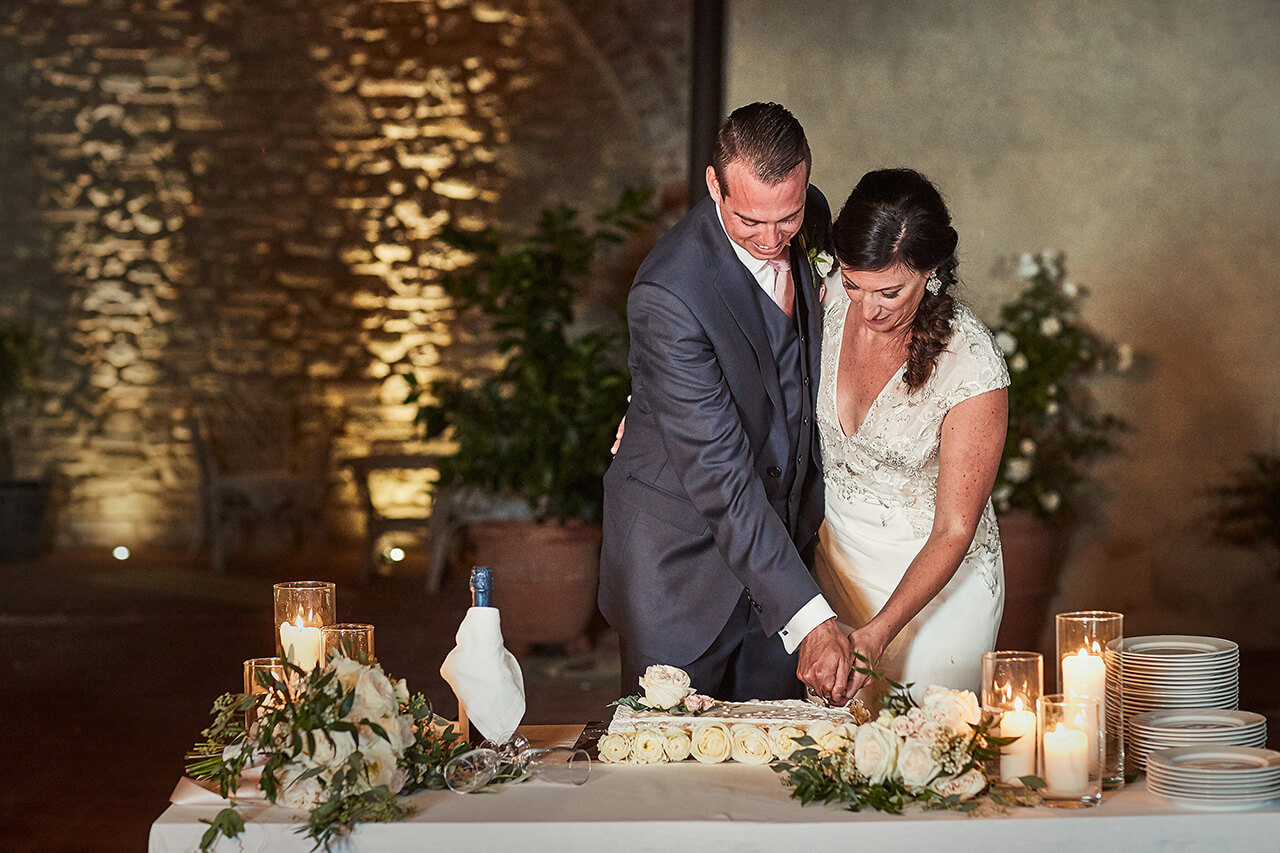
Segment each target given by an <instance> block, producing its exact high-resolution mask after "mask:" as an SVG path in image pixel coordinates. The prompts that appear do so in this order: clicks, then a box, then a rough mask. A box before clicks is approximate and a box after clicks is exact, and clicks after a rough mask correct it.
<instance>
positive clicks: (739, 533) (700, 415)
mask: <svg viewBox="0 0 1280 853" xmlns="http://www.w3.org/2000/svg"><path fill="white" fill-rule="evenodd" d="M627 316H628V317H629V318H630V322H629V325H630V330H631V351H632V357H633V368H634V369H635V372H636V373H637V375H639V376H642V377H644V383H645V384H644V388H645V397H646V401H647V402H648V403H649V404H650V405H651V406H652V407H653V416H654V420H655V421H656V423H657V425H658V431H659V434H660V435H661V437H662V441H663V444H664V447H665V449H666V451H667V455H668V458H669V460H670V464H671V465H672V467H673V468H674V471H675V473H676V474H677V476H678V477H679V479H680V482H681V483H682V485H683V486H684V490H685V493H686V494H687V495H688V496H689V499H690V500H691V501H692V502H693V505H694V507H695V508H696V509H697V511H698V512H699V513H701V515H702V516H703V517H704V518H705V519H706V521H707V524H708V525H709V527H710V529H711V535H712V537H713V538H714V540H715V543H716V546H717V548H718V549H719V551H720V553H721V555H722V556H723V557H724V560H725V562H726V563H727V564H728V566H729V569H730V571H732V572H733V574H734V575H735V576H736V577H737V578H738V580H739V581H741V583H742V585H743V586H745V587H746V588H747V589H748V590H749V591H750V594H751V596H752V598H753V599H754V600H755V602H756V610H757V612H758V614H759V616H760V620H761V624H762V625H763V626H764V629H765V633H766V634H767V635H770V636H771V635H773V634H774V633H776V632H777V631H778V630H779V629H780V628H782V627H783V626H784V625H785V624H786V623H787V622H788V621H789V620H790V619H791V618H792V617H793V616H794V615H795V614H796V613H797V612H798V611H799V610H800V608H801V607H803V606H804V605H805V604H806V603H808V602H809V601H810V600H811V599H812V598H813V597H814V596H815V595H818V594H819V591H818V586H817V583H816V582H815V581H814V579H813V576H812V575H811V574H810V573H809V571H808V569H807V568H806V567H805V565H804V563H803V561H802V560H801V559H800V555H799V553H798V552H797V550H796V546H795V544H794V543H793V542H792V540H791V537H790V535H789V534H788V532H787V529H786V526H785V525H784V524H783V522H782V519H781V518H779V517H778V515H777V513H776V512H774V510H773V508H772V506H770V504H769V499H768V496H767V495H766V493H765V489H764V484H763V483H762V482H761V480H760V477H759V475H758V474H757V473H756V470H755V465H754V459H753V455H752V451H751V447H750V443H749V441H748V438H747V434H746V432H745V431H744V429H743V424H742V420H741V416H740V414H739V411H738V408H737V406H736V405H735V403H734V400H733V398H732V395H731V394H730V391H729V387H728V384H727V382H726V380H725V377H724V374H723V372H722V371H721V368H720V364H719V361H718V360H717V356H716V352H715V349H714V347H713V345H712V342H711V340H710V339H709V337H708V335H707V333H706V331H705V329H704V328H703V327H702V325H701V324H700V323H699V322H698V321H697V319H696V318H695V317H694V316H693V313H692V312H691V311H690V310H689V308H688V306H687V305H685V304H684V302H682V301H681V300H680V299H679V298H678V297H677V296H676V295H675V294H673V293H672V292H671V291H670V290H668V289H667V288H665V287H662V286H661V285H658V284H654V283H651V282H643V281H642V282H638V283H637V284H636V285H635V286H633V287H632V289H631V295H630V297H629V299H628V305H627ZM762 414H764V413H762Z"/></svg>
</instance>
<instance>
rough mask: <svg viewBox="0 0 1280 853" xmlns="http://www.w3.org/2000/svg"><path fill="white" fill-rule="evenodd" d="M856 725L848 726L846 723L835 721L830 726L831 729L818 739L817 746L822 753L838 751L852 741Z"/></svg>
mask: <svg viewBox="0 0 1280 853" xmlns="http://www.w3.org/2000/svg"><path fill="white" fill-rule="evenodd" d="M857 729H858V727H857V726H850V725H848V724H847V723H837V724H836V725H835V726H833V727H832V729H831V731H830V732H828V733H827V734H825V735H823V736H822V738H821V739H819V740H818V748H819V749H821V750H822V752H823V753H824V754H830V753H834V752H838V751H839V750H841V749H844V748H845V747H846V746H848V745H849V744H851V743H853V738H854V737H855V735H856V733H857Z"/></svg>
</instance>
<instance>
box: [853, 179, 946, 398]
mask: <svg viewBox="0 0 1280 853" xmlns="http://www.w3.org/2000/svg"><path fill="white" fill-rule="evenodd" d="M832 236H833V241H834V243H835V250H836V257H837V258H838V259H839V260H840V264H841V265H842V266H845V267H848V268H850V269H853V270H863V271H874V272H878V271H880V270H886V269H890V268H891V267H895V266H898V265H899V264H901V265H903V266H905V267H907V268H909V269H911V270H913V271H915V272H919V273H927V272H928V271H929V270H936V273H937V277H938V281H939V282H940V284H941V287H939V288H938V292H937V293H936V294H935V293H931V292H929V291H928V290H925V292H924V295H923V296H922V298H921V300H920V306H919V307H918V308H917V309H916V313H915V317H914V318H913V319H912V322H911V341H910V343H909V345H908V349H907V367H906V376H905V379H906V383H907V388H908V389H910V390H911V391H916V390H919V389H920V388H921V387H922V386H923V385H924V383H925V382H926V381H928V379H929V375H930V374H931V373H933V368H934V365H935V364H937V362H938V356H939V355H940V354H941V353H942V351H943V350H944V349H945V348H946V346H947V342H948V341H950V340H951V320H952V318H953V317H954V316H955V301H954V300H953V299H952V298H951V294H950V291H951V288H952V287H953V286H955V285H956V284H957V283H958V281H959V279H958V278H957V277H956V266H957V265H958V262H957V261H956V243H957V241H958V239H959V238H958V236H957V235H956V230H955V229H954V228H952V227H951V214H950V213H949V212H948V211H947V205H946V202H944V201H943V200H942V195H941V194H940V193H939V192H938V190H937V188H936V187H934V185H933V184H932V183H930V182H929V179H928V178H926V177H925V176H924V175H921V174H920V173H919V172H916V171H913V170H911V169H880V170H877V171H874V172H868V173H867V174H865V175H863V176H862V180H860V181H858V185H857V186H856V187H854V188H853V192H852V193H850V194H849V198H848V200H846V201H845V203H844V207H843V208H841V210H840V215H839V216H838V217H836V221H835V225H834V226H833V235H832Z"/></svg>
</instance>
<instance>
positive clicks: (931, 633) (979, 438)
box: [815, 169, 1009, 698]
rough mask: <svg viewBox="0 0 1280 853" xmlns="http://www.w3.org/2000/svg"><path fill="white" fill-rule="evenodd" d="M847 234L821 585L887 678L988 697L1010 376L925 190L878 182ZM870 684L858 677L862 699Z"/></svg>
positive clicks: (822, 431) (827, 443)
mask: <svg viewBox="0 0 1280 853" xmlns="http://www.w3.org/2000/svg"><path fill="white" fill-rule="evenodd" d="M833 231H834V233H833V242H834V245H835V254H836V258H837V259H838V261H839V275H840V284H841V285H842V287H832V286H829V287H828V288H827V289H828V295H827V297H826V308H825V310H824V318H823V347H822V370H821V381H820V384H819V387H818V407H817V423H818V431H819V435H820V437H821V442H822V459H823V469H824V478H825V483H826V521H825V523H824V524H823V527H822V530H821V532H820V534H819V544H818V552H817V555H816V568H815V573H816V575H817V577H818V581H819V584H820V585H821V587H822V589H823V592H824V594H825V596H826V598H827V600H828V601H829V602H830V603H831V605H832V607H833V608H834V609H835V611H836V614H837V615H838V616H839V617H840V620H841V621H842V622H844V623H845V624H846V626H848V627H850V628H852V629H853V633H852V634H851V635H850V637H849V639H850V643H851V644H852V647H853V649H854V650H855V651H856V652H858V653H859V654H861V655H863V656H865V657H866V658H867V659H868V660H870V661H872V662H874V663H875V667H876V669H878V670H879V671H881V672H884V673H885V674H886V675H888V676H889V677H890V678H893V679H894V680H896V681H903V682H915V683H916V684H917V685H919V686H920V687H921V688H923V686H925V685H929V684H940V685H945V686H948V687H952V688H968V689H970V690H974V691H977V689H978V682H979V674H980V671H981V655H982V653H983V652H986V651H990V650H991V649H992V648H993V647H994V644H995V637H996V631H997V629H998V628H999V625H1000V615H1001V612H1002V610H1003V606H1004V590H1003V578H1002V576H1003V564H1002V561H1001V555H1000V533H999V530H998V529H997V527H996V520H995V513H994V511H993V509H992V506H991V500H990V495H991V488H992V485H993V483H994V482H995V477H996V472H997V469H998V466H999V464H1000V454H1001V451H1002V449H1003V447H1004V440H1005V429H1006V425H1007V421H1008V397H1007V391H1006V388H1007V386H1008V384H1009V374H1008V371H1007V369H1006V367H1005V363H1004V359H1003V358H1002V356H1001V354H1000V351H999V350H998V349H997V348H996V345H995V342H994V340H993V338H992V336H991V333H990V332H989V331H988V330H987V329H986V327H984V326H983V325H982V323H981V322H980V321H979V320H978V319H977V318H976V317H975V316H974V314H973V312H972V311H970V309H969V308H968V307H966V306H965V305H963V304H961V303H959V302H956V301H955V300H954V299H953V298H952V296H951V290H952V288H953V287H954V286H955V285H956V274H955V270H956V263H957V262H956V257H955V249H956V242H957V236H956V232H955V229H953V228H952V227H951V216H950V214H949V213H948V211H947V208H946V204H945V203H944V202H943V200H942V197H941V196H940V195H939V193H938V191H937V190H936V189H935V188H934V186H933V185H932V184H931V183H930V182H929V181H928V180H927V179H926V178H925V177H923V176H922V175H920V174H918V173H916V172H913V171H910V170H907V169H888V170H881V171H875V172H869V173H867V174H866V175H864V176H863V178H862V180H861V181H859V182H858V185H857V186H856V187H855V188H854V189H853V192H852V193H851V194H850V196H849V198H848V200H847V201H846V202H845V205H844V208H843V209H842V210H841V211H840V215H839V216H838V217H837V219H836V221H835V224H834V229H833ZM867 681H868V678H867V676H858V675H855V678H854V680H853V682H852V684H851V687H850V690H851V695H852V691H856V690H858V689H859V688H861V687H863V686H865V685H866V684H867ZM868 698H870V697H868Z"/></svg>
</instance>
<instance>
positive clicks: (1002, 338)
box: [996, 331, 1018, 356]
mask: <svg viewBox="0 0 1280 853" xmlns="http://www.w3.org/2000/svg"><path fill="white" fill-rule="evenodd" d="M996 346H998V347H1000V352H1002V353H1004V354H1005V355H1006V356H1010V355H1013V354H1014V353H1015V352H1017V351H1018V339H1017V338H1015V337H1014V336H1013V335H1011V334H1009V333H1008V332H1005V331H999V332H996Z"/></svg>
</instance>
